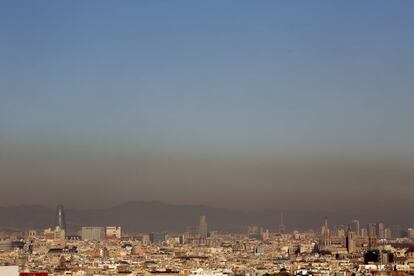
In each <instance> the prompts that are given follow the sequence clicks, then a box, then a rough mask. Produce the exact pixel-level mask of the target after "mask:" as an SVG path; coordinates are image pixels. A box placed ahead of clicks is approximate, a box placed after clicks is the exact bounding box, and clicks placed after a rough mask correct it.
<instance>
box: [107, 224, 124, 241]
mask: <svg viewBox="0 0 414 276" xmlns="http://www.w3.org/2000/svg"><path fill="white" fill-rule="evenodd" d="M106 238H107V239H120V238H121V227H120V226H107V227H106Z"/></svg>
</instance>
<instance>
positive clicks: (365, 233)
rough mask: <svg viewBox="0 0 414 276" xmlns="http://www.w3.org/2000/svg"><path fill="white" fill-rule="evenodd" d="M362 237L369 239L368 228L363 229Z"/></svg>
mask: <svg viewBox="0 0 414 276" xmlns="http://www.w3.org/2000/svg"><path fill="white" fill-rule="evenodd" d="M361 237H362V238H368V230H367V228H361Z"/></svg>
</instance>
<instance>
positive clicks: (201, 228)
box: [198, 216, 208, 239]
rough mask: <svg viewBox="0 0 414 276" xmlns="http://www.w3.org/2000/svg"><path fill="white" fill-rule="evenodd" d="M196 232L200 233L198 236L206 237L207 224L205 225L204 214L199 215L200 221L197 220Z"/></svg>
mask: <svg viewBox="0 0 414 276" xmlns="http://www.w3.org/2000/svg"><path fill="white" fill-rule="evenodd" d="M198 234H199V235H200V238H202V239H205V238H207V234H208V226H207V218H206V216H201V217H200V222H199V226H198Z"/></svg>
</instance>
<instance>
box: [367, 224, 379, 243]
mask: <svg viewBox="0 0 414 276" xmlns="http://www.w3.org/2000/svg"><path fill="white" fill-rule="evenodd" d="M376 246H377V231H376V225H375V223H371V224H369V225H368V248H369V249H370V250H372V249H374V248H375V247H376Z"/></svg>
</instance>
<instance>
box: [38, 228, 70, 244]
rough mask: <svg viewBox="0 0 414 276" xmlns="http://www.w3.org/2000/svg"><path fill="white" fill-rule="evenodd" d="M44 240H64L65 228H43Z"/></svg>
mask: <svg viewBox="0 0 414 276" xmlns="http://www.w3.org/2000/svg"><path fill="white" fill-rule="evenodd" d="M43 234H44V236H45V239H46V240H61V241H63V240H65V235H66V234H65V230H64V229H62V228H60V226H56V227H55V229H54V230H52V229H51V228H48V229H45V230H44V231H43Z"/></svg>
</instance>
